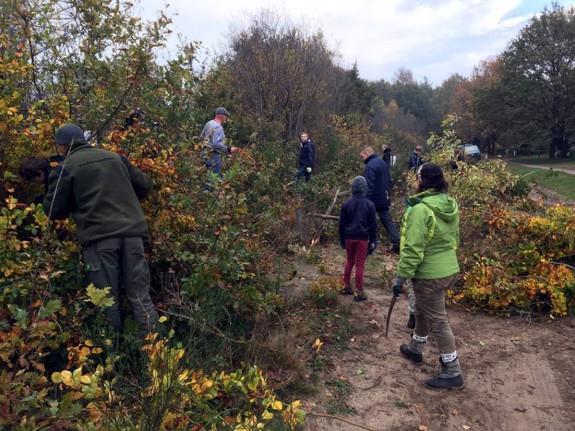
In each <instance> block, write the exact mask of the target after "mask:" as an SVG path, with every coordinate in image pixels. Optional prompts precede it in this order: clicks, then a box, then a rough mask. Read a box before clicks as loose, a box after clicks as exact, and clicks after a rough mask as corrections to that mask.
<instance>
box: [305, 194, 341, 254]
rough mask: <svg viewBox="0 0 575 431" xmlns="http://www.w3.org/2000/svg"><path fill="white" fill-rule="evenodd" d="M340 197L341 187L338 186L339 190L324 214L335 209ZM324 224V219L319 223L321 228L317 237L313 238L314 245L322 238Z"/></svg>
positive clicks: (312, 244) (312, 243) (328, 213)
mask: <svg viewBox="0 0 575 431" xmlns="http://www.w3.org/2000/svg"><path fill="white" fill-rule="evenodd" d="M338 197H339V187H338V188H337V190H336V191H335V196H334V197H333V200H332V201H331V203H330V204H329V206H328V207H327V211H326V212H325V214H324V215H326V216H328V215H330V213H331V211H332V210H333V207H334V206H335V204H336V203H337V198H338ZM323 225H324V221H323V220H322V222H321V223H320V224H319V229H318V230H317V234H316V235H315V237H314V238H313V239H312V240H311V246H312V247H313V246H314V245H316V244H319V240H320V238H321V232H322V231H323Z"/></svg>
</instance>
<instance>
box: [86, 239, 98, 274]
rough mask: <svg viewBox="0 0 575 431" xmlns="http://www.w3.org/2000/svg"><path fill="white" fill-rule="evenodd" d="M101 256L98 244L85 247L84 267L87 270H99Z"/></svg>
mask: <svg viewBox="0 0 575 431" xmlns="http://www.w3.org/2000/svg"><path fill="white" fill-rule="evenodd" d="M100 266H101V263H100V256H99V255H98V250H97V248H96V244H92V245H89V246H87V247H85V248H84V269H85V270H86V272H98V271H99V270H100Z"/></svg>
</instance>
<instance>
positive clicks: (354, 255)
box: [343, 239, 368, 291]
mask: <svg viewBox="0 0 575 431" xmlns="http://www.w3.org/2000/svg"><path fill="white" fill-rule="evenodd" d="M367 246H368V241H367V240H366V239H346V240H345V251H346V253H347V261H346V262H345V271H344V273H343V283H344V285H345V286H347V287H349V286H350V285H351V272H352V271H353V267H354V265H355V288H356V290H358V291H363V271H364V269H365V259H366V258H367Z"/></svg>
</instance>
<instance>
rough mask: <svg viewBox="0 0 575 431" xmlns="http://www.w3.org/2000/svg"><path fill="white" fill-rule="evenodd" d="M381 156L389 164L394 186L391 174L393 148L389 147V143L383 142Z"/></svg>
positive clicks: (390, 178)
mask: <svg viewBox="0 0 575 431" xmlns="http://www.w3.org/2000/svg"><path fill="white" fill-rule="evenodd" d="M381 158H382V159H383V161H384V162H385V164H386V165H387V169H389V182H390V183H391V185H392V186H393V176H392V175H391V166H392V154H391V148H389V145H386V144H383V145H382V146H381Z"/></svg>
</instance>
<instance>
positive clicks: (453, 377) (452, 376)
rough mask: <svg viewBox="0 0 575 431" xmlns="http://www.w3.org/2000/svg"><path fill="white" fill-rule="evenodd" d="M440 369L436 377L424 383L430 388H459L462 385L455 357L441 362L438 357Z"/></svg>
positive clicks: (457, 361) (457, 360)
mask: <svg viewBox="0 0 575 431" xmlns="http://www.w3.org/2000/svg"><path fill="white" fill-rule="evenodd" d="M439 362H440V364H441V371H440V372H439V375H438V376H437V377H434V378H433V379H430V380H428V381H426V382H425V384H426V385H427V386H428V387H430V388H432V389H460V388H462V387H463V377H462V375H461V367H460V366H459V359H458V358H455V359H454V360H453V361H451V362H443V361H442V360H441V358H439Z"/></svg>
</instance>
